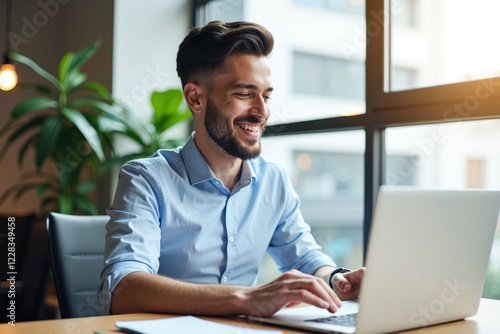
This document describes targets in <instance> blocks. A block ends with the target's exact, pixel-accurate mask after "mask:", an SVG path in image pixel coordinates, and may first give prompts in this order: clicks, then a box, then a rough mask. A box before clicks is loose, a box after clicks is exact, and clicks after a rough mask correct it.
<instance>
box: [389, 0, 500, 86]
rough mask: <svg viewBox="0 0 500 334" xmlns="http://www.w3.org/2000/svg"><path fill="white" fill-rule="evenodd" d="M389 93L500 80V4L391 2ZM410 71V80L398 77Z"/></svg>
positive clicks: (485, 0)
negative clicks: (499, 22)
mask: <svg viewBox="0 0 500 334" xmlns="http://www.w3.org/2000/svg"><path fill="white" fill-rule="evenodd" d="M389 12H390V19H391V30H390V34H391V36H390V52H391V58H390V62H391V63H390V71H389V72H390V73H389V75H390V80H389V82H390V83H389V87H386V88H387V89H388V90H390V91H398V90H404V89H410V88H421V87H429V86H437V85H443V84H450V83H457V82H463V81H469V80H475V79H481V78H485V77H492V76H498V75H500V72H499V71H500V62H499V61H498V59H500V39H498V38H497V34H496V31H497V30H498V29H497V28H498V27H497V25H498V24H497V21H498V19H497V17H498V13H500V1H498V0H391V7H390V11H389ZM401 70H404V71H410V72H411V73H412V78H407V77H406V76H401V75H400V74H398V73H397V72H398V71H401Z"/></svg>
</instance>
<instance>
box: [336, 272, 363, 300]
mask: <svg viewBox="0 0 500 334" xmlns="http://www.w3.org/2000/svg"><path fill="white" fill-rule="evenodd" d="M365 270H366V268H365V267H362V268H360V269H357V270H354V271H350V272H348V273H344V274H342V273H338V274H335V275H333V277H332V282H331V283H332V286H333V291H335V293H336V294H337V296H339V297H340V299H342V300H348V299H356V298H358V296H359V289H360V287H361V281H362V280H363V275H364V273H365Z"/></svg>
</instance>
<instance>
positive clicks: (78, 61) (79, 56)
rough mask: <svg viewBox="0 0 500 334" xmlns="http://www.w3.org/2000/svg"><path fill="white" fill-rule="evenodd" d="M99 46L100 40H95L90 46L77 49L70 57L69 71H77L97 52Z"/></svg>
mask: <svg viewBox="0 0 500 334" xmlns="http://www.w3.org/2000/svg"><path fill="white" fill-rule="evenodd" d="M100 46H101V41H100V40H96V41H95V42H94V43H92V44H91V45H90V46H88V47H86V48H84V49H82V50H80V51H77V52H76V53H75V54H74V56H73V57H72V59H71V64H70V66H69V72H73V71H78V70H79V69H80V68H81V67H82V66H83V65H84V64H85V63H86V62H87V61H88V60H89V59H90V58H92V56H93V55H94V54H95V53H96V52H97V49H98V48H99V47H100Z"/></svg>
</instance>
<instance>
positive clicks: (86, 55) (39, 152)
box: [0, 41, 127, 214]
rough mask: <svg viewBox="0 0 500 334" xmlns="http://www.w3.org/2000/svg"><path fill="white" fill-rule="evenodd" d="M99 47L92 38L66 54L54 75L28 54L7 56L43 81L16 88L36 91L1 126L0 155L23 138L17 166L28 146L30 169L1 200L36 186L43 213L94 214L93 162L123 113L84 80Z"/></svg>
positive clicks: (106, 149) (103, 154) (109, 147)
mask: <svg viewBox="0 0 500 334" xmlns="http://www.w3.org/2000/svg"><path fill="white" fill-rule="evenodd" d="M99 45H100V43H99V42H98V41H97V42H95V43H93V44H92V45H90V46H89V47H86V48H84V49H82V50H80V51H78V52H74V53H73V52H69V53H67V54H65V55H64V56H63V57H62V59H61V61H60V64H59V73H58V76H57V77H56V76H54V75H52V74H50V73H49V72H47V71H46V70H44V69H43V68H41V67H40V66H39V65H38V64H36V63H35V62H34V61H33V60H31V59H30V58H28V57H25V56H23V55H21V54H18V53H10V54H9V57H10V58H11V59H13V60H15V61H17V62H19V63H22V64H25V65H27V66H28V67H30V68H31V69H32V70H33V71H35V72H36V73H37V74H38V75H40V76H41V77H42V78H43V79H45V80H46V81H47V83H46V84H32V85H28V84H25V85H19V87H18V88H16V89H20V90H33V91H35V92H37V93H38V94H39V95H38V96H35V97H31V98H28V99H25V100H23V101H22V102H20V103H19V104H18V105H16V106H15V107H14V108H13V109H12V111H11V115H10V116H11V117H10V119H9V121H8V122H7V124H5V126H4V127H3V128H2V129H1V130H0V138H2V137H4V138H6V139H5V144H4V145H3V148H2V150H1V151H0V159H1V158H2V157H3V156H4V154H5V152H6V151H7V150H8V148H9V147H10V146H11V144H12V143H14V142H22V145H21V149H20V150H19V152H18V156H17V158H18V163H19V164H20V165H22V164H23V161H24V160H25V158H26V152H27V151H28V149H30V148H33V149H34V152H35V170H34V171H33V172H27V173H26V174H24V175H23V177H22V181H21V182H20V183H18V184H16V185H14V186H12V187H10V188H9V189H7V190H6V191H4V193H3V195H2V197H1V198H0V200H2V199H4V198H6V197H7V196H14V197H15V198H19V197H20V196H22V195H23V194H24V193H26V192H27V191H28V190H33V189H36V194H37V196H38V197H40V198H41V209H42V211H43V212H46V211H49V210H57V211H59V212H62V213H76V212H79V213H83V214H97V209H96V206H95V204H94V203H93V202H92V201H91V200H90V198H89V193H90V192H91V191H92V190H93V189H94V188H95V187H96V186H97V174H98V166H99V165H100V164H101V163H103V162H105V161H106V159H107V155H110V154H112V152H113V149H114V148H113V141H112V132H113V128H116V124H119V123H120V122H122V120H124V119H126V116H127V115H126V112H125V111H124V110H123V109H122V108H119V107H117V106H116V104H115V103H114V102H113V99H112V98H111V95H110V94H109V93H108V91H107V90H106V89H105V88H104V87H103V86H102V85H101V84H99V83H97V82H93V81H90V80H88V78H87V75H86V74H84V73H82V72H81V67H82V66H83V65H84V64H85V63H86V62H87V61H88V60H89V59H90V58H91V57H92V56H93V55H94V54H95V52H96V51H97V49H98V47H99ZM113 124H114V125H113ZM110 125H111V126H110ZM106 127H108V128H109V129H108V128H106ZM45 164H50V165H49V166H48V167H49V168H44V171H42V166H44V165H45ZM50 167H52V168H50ZM47 169H48V170H49V171H47Z"/></svg>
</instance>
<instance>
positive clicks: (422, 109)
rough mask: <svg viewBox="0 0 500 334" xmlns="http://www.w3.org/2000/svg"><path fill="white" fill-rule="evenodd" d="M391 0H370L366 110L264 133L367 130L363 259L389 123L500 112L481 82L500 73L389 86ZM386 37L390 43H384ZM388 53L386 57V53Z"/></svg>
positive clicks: (197, 1)
mask: <svg viewBox="0 0 500 334" xmlns="http://www.w3.org/2000/svg"><path fill="white" fill-rule="evenodd" d="M211 1H215V0H193V25H194V24H196V22H195V15H196V14H195V13H196V11H197V8H198V7H199V6H203V5H205V4H207V3H209V2H211ZM388 8H391V7H390V0H369V1H368V0H367V1H366V13H365V18H366V27H367V34H366V38H367V43H366V44H367V47H366V63H365V71H366V73H365V78H366V82H365V87H366V112H365V113H364V114H359V115H354V116H338V117H332V118H326V119H317V120H308V121H300V122H294V123H287V124H277V125H269V126H268V127H267V128H266V132H265V134H264V135H265V136H284V135H298V134H311V133H321V132H335V131H349V130H364V131H365V157H364V164H365V166H364V194H365V196H364V219H363V248H364V255H365V256H364V259H363V261H364V260H365V258H366V249H367V243H368V238H369V234H370V228H371V220H372V215H373V209H374V204H375V200H376V195H377V191H378V188H379V186H380V185H382V184H384V176H383V174H384V170H385V168H384V167H385V161H384V157H385V149H384V147H385V135H384V133H385V129H387V128H389V127H395V126H404V125H422V124H433V123H445V122H453V121H471V120H480V119H495V118H500V108H499V107H500V89H498V90H494V91H493V92H490V96H488V97H487V98H485V99H480V98H479V97H478V87H482V86H484V85H485V80H486V81H490V82H489V83H490V84H492V85H493V86H495V85H498V86H500V77H493V78H489V79H483V80H474V81H467V82H460V83H453V84H446V85H440V86H433V87H424V88H418V89H408V90H404V91H392V92H391V91H387V87H390V85H389V83H390V82H389V64H390V58H389V57H390V53H389V52H388V51H389V50H390V43H391V40H390V35H389V32H390V20H389V18H388V15H389V13H390V10H388ZM385 40H387V43H385ZM385 55H387V57H385ZM474 97H476V98H478V99H479V100H480V107H478V108H477V109H476V110H474V111H473V112H468V111H467V112H462V113H459V112H456V111H454V110H453V105H454V104H464V103H465V102H467V100H468V99H471V98H474Z"/></svg>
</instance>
